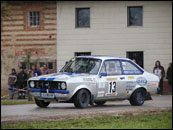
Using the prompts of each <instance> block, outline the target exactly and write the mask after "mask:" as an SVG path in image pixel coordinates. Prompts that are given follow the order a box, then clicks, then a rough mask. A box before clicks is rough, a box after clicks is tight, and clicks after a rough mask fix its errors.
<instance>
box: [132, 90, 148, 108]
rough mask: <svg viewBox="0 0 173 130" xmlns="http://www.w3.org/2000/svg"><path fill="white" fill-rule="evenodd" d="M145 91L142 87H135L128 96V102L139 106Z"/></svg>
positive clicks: (142, 101) (143, 99) (143, 98)
mask: <svg viewBox="0 0 173 130" xmlns="http://www.w3.org/2000/svg"><path fill="white" fill-rule="evenodd" d="M145 95H146V92H145V90H144V89H137V90H136V91H135V92H134V93H133V94H132V95H131V97H130V99H129V102H130V104H131V105H134V106H141V105H142V104H143V103H144V101H145Z"/></svg>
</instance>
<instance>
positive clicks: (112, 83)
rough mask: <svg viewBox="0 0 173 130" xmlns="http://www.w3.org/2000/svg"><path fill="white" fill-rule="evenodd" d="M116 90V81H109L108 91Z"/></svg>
mask: <svg viewBox="0 0 173 130" xmlns="http://www.w3.org/2000/svg"><path fill="white" fill-rule="evenodd" d="M114 92H116V82H115V81H111V82H110V83H109V91H108V93H114Z"/></svg>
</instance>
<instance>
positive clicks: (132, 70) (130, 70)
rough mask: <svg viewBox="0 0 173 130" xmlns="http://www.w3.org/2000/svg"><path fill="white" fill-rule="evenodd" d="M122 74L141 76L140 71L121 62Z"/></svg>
mask: <svg viewBox="0 0 173 130" xmlns="http://www.w3.org/2000/svg"><path fill="white" fill-rule="evenodd" d="M122 67H123V71H124V74H141V73H142V71H141V70H140V69H138V68H137V67H136V66H135V65H133V64H132V63H130V62H128V61H122Z"/></svg>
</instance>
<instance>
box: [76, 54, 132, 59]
mask: <svg viewBox="0 0 173 130" xmlns="http://www.w3.org/2000/svg"><path fill="white" fill-rule="evenodd" d="M76 58H95V59H101V60H109V59H120V60H130V59H128V58H120V57H113V56H103V55H92V56H76Z"/></svg>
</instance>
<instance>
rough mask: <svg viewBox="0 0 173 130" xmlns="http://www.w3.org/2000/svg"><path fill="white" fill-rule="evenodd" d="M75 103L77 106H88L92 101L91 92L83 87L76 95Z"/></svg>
mask: <svg viewBox="0 0 173 130" xmlns="http://www.w3.org/2000/svg"><path fill="white" fill-rule="evenodd" d="M73 102H74V105H75V107H76V108H86V107H88V104H89V102H90V94H89V92H88V91H87V90H86V89H81V90H80V91H79V92H77V94H76V95H75V97H74V100H73Z"/></svg>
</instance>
